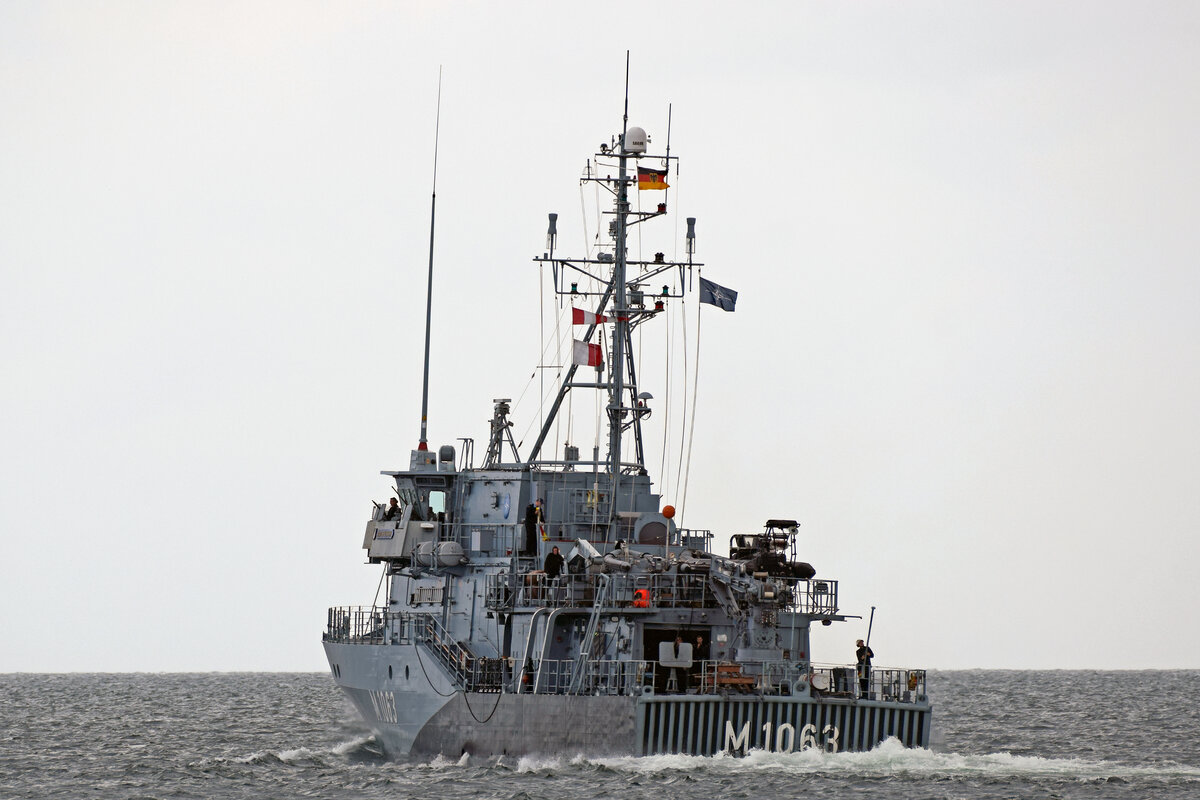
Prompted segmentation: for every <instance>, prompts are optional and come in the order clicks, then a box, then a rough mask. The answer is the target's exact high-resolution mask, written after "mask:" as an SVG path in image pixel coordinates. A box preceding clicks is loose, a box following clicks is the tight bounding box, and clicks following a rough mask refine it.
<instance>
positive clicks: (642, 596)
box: [633, 589, 650, 608]
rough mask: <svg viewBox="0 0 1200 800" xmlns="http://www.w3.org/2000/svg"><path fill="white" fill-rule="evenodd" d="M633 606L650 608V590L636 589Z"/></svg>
mask: <svg viewBox="0 0 1200 800" xmlns="http://www.w3.org/2000/svg"><path fill="white" fill-rule="evenodd" d="M633 607H634V608H649V607H650V590H649V589H635V590H634V592H633Z"/></svg>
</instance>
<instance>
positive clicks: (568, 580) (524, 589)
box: [486, 570, 716, 611]
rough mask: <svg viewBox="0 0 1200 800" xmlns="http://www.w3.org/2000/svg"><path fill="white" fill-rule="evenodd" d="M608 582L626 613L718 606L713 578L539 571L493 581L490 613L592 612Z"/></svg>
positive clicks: (610, 594) (610, 601) (612, 600)
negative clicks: (527, 609) (603, 583)
mask: <svg viewBox="0 0 1200 800" xmlns="http://www.w3.org/2000/svg"><path fill="white" fill-rule="evenodd" d="M602 578H603V579H606V580H607V581H608V591H607V593H606V594H607V596H606V597H605V599H604V603H605V605H606V606H607V607H614V608H621V607H631V608H706V607H711V606H713V605H715V604H716V601H715V599H714V598H713V595H712V592H711V590H710V589H709V587H708V578H707V576H706V575H703V574H696V575H673V574H663V575H647V574H641V573H639V574H622V573H615V574H611V575H603V574H600V575H592V574H584V575H572V574H570V573H566V574H562V575H559V576H557V577H555V578H549V577H547V576H546V575H545V574H544V573H541V572H540V571H537V570H531V571H527V572H519V573H517V574H516V575H515V576H514V575H513V573H511V572H502V573H495V574H492V575H488V576H487V594H486V602H487V607H488V608H489V609H490V610H492V611H502V610H505V609H507V608H521V607H537V608H541V607H544V608H573V607H575V608H578V607H587V608H590V607H592V606H593V604H594V603H595V601H596V596H597V590H598V588H599V586H600V583H601V579H602Z"/></svg>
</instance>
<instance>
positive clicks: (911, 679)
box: [908, 672, 919, 691]
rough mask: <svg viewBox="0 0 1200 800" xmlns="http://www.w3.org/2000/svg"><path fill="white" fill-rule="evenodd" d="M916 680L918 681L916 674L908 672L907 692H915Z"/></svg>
mask: <svg viewBox="0 0 1200 800" xmlns="http://www.w3.org/2000/svg"><path fill="white" fill-rule="evenodd" d="M918 680H919V679H918V678H917V673H915V672H910V673H908V688H909V691H915V690H916V688H917V682H918Z"/></svg>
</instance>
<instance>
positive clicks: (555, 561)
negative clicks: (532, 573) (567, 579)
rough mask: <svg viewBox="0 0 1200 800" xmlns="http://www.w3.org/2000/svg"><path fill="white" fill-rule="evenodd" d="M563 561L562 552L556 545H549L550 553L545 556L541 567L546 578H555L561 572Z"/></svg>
mask: <svg viewBox="0 0 1200 800" xmlns="http://www.w3.org/2000/svg"><path fill="white" fill-rule="evenodd" d="M565 563H566V560H565V559H564V558H563V557H562V554H561V553H559V552H558V545H554V547H551V548H550V554H549V555H548V556H546V563H545V565H544V566H543V569H544V570H545V572H546V578H547V579H548V580H554V579H555V578H557V577H558V576H559V575H560V574H561V573H562V570H563V565H564V564H565Z"/></svg>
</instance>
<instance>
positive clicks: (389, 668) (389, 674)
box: [388, 664, 392, 681]
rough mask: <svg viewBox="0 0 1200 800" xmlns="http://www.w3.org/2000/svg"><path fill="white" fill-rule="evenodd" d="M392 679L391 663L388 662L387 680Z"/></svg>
mask: <svg viewBox="0 0 1200 800" xmlns="http://www.w3.org/2000/svg"><path fill="white" fill-rule="evenodd" d="M391 679H392V665H391V664H388V680H389V681H390V680H391Z"/></svg>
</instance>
